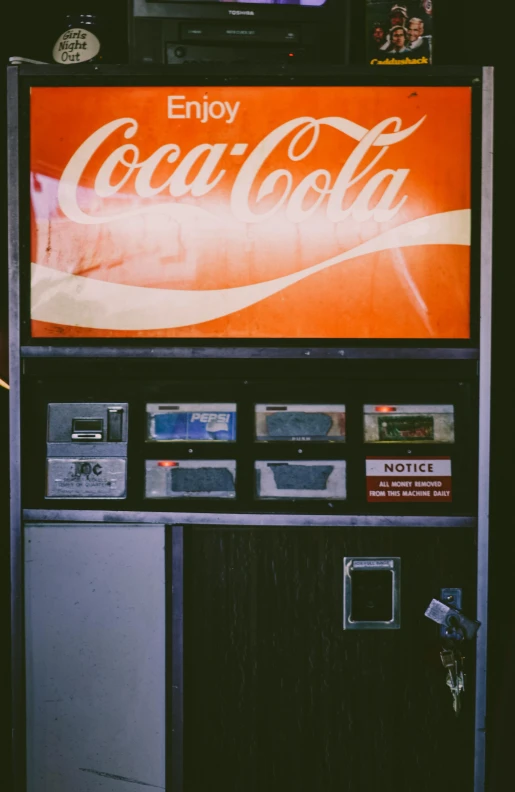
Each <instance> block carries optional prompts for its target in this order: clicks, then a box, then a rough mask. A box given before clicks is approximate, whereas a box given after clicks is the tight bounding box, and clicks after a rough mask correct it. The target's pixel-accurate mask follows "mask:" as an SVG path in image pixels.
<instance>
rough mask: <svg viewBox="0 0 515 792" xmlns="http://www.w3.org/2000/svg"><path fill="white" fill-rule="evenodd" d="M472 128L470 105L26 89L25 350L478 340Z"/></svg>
mask: <svg viewBox="0 0 515 792" xmlns="http://www.w3.org/2000/svg"><path fill="white" fill-rule="evenodd" d="M170 97H174V98H172V99H170ZM183 116H184V117H183ZM124 119H125V121H124ZM295 119H304V120H299V121H298V123H297V124H296V125H295V123H294V120H295ZM308 119H316V120H317V121H318V122H319V123H313V122H310V121H309V120H308ZM342 119H343V120H342ZM388 119H391V120H390V121H389V122H388V123H386V124H385V125H384V128H382V129H379V127H378V125H381V124H382V122H386V121H387V120H388ZM395 119H397V120H395ZM320 120H321V121H320ZM115 122H118V125H116V123H115ZM288 122H292V124H291V125H290V126H291V129H290V130H289V131H288V129H287V128H286V127H283V132H280V131H279V132H277V133H276V137H277V140H276V141H275V143H274V141H271V139H270V137H269V136H270V135H271V134H272V133H273V132H274V130H279V129H280V128H281V127H282V126H283V125H286V124H287V123H288ZM107 125H111V127H109V128H110V129H111V128H112V131H111V132H110V133H109V134H107V131H106V130H107V129H108V127H107ZM470 127H471V95H470V89H469V88H455V87H452V88H442V87H438V88H436V87H434V88H432V87H422V88H413V87H400V88H397V87H395V88H391V87H380V88H374V87H291V88H285V87H245V88H239V87H209V88H200V87H177V86H174V87H173V88H171V87H143V88H118V87H117V88H110V87H106V88H88V87H73V88H33V89H32V94H31V226H32V239H31V254H32V263H33V274H32V294H31V311H32V334H33V336H34V337H52V336H54V337H55V336H57V337H72V336H76V337H87V336H91V337H94V336H97V337H124V336H125V337H176V338H194V339H202V338H224V339H227V338H328V339H330V338H378V339H379V338H385V339H386V338H392V339H393V338H420V339H438V338H468V337H469V333H470V329H469V326H470V231H469V224H470V163H471V152H470V137H471V133H470ZM102 129H103V130H104V132H100V130H102ZM374 129H375V130H379V131H376V132H375V133H374V132H373V130H374ZM410 129H412V131H411V132H410V131H409V130H410ZM406 130H407V133H406V136H405V137H404V138H403V137H402V134H403V132H404V131H406ZM95 133H97V140H96V142H94V141H93V142H90V144H89V152H86V150H85V143H86V141H88V140H90V141H92V138H91V136H93V135H94V134H95ZM367 135H368V137H367ZM380 135H383V136H384V141H385V143H384V145H381V138H380ZM388 135H390V138H388ZM296 136H297V140H296V141H295V137H296ZM396 138H399V139H396ZM267 139H268V141H269V142H268V143H267ZM367 140H369V141H371V142H369V144H367V143H366V141H367ZM199 146H202V147H203V148H202V149H198V148H196V147H199ZM81 147H83V148H82V154H81V153H80V149H81ZM122 147H123V149H122ZM165 147H166V148H165ZM360 147H361V148H360ZM265 148H266V152H264V150H265ZM193 150H195V151H193ZM191 152H193V153H191ZM263 152H264V153H263ZM260 157H261V159H259V158H260ZM188 158H189V159H188ZM252 158H254V160H253V159H252ZM354 160H355V167H354V168H352V167H351V163H352V162H353V161H354ZM253 161H254V165H252V162H253ZM256 163H257V164H256ZM274 172H275V176H274ZM303 180H309V181H303ZM344 182H346V189H343V186H342V185H344ZM301 184H303V185H304V187H299V185H301ZM117 185H119V187H117ZM192 185H193V187H192ZM344 186H345V185H344ZM297 188H298V189H297ZM296 189H297V192H295V191H296ZM338 192H339V194H337V193H338ZM195 193H196V194H195ZM388 211H389V212H390V215H391V216H389V215H388ZM264 215H266V217H263V216H264Z"/></svg>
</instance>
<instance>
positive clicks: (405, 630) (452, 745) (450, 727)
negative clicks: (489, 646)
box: [184, 527, 475, 792]
mask: <svg viewBox="0 0 515 792" xmlns="http://www.w3.org/2000/svg"><path fill="white" fill-rule="evenodd" d="M474 553H475V547H474V530H473V529H470V528H468V529H456V530H455V531H453V532H452V534H451V532H449V531H439V530H438V529H424V528H419V529H417V530H416V531H411V530H410V529H409V528H373V527H369V528H367V529H366V531H365V530H363V529H360V528H356V527H348V528H337V529H323V528H317V529H298V528H288V529H276V530H275V531H260V530H259V529H253V530H251V531H249V530H247V531H238V530H235V529H234V528H230V529H226V530H218V529H215V528H213V527H202V528H200V527H199V528H188V530H187V531H186V533H185V557H186V569H185V625H186V626H185V658H184V662H185V678H184V685H185V791H186V792H201V791H203V790H215V789H216V790H218V789H224V790H225V792H242V790H245V792H285V790H287V791H288V792H289V791H290V790H295V792H385V791H387V792H388V791H389V790H392V792H414V791H415V790H416V791H417V792H435V790H438V791H439V792H451V790H452V792H455V790H456V789H459V790H460V792H468V790H472V784H473V778H472V773H473V744H474V732H473V727H474V723H473V714H474V713H473V708H474V703H473V701H474V668H473V661H474V657H473V655H474V652H473V651H470V652H469V654H468V656H467V658H466V667H467V671H468V693H467V694H466V697H465V704H464V709H463V712H462V714H461V716H460V718H459V720H456V718H455V716H454V713H453V711H452V705H451V694H450V692H449V690H448V688H447V687H446V685H445V681H444V679H445V674H444V670H443V667H442V665H441V663H440V658H439V650H440V644H439V640H438V637H437V633H438V628H437V627H436V625H434V624H433V623H432V622H430V621H429V620H428V619H427V618H425V616H424V611H425V609H426V607H427V605H428V604H429V601H430V600H431V598H432V597H433V596H438V595H439V590H440V587H441V586H450V585H452V586H462V587H463V589H464V606H465V608H466V610H467V612H468V613H469V614H470V615H471V616H473V615H474V606H475V577H474V569H475V559H474ZM390 554H391V555H392V556H400V557H401V565H402V569H401V591H402V593H401V629H400V630H394V631H385V632H381V631H377V632H374V631H367V632H359V631H356V632H348V631H345V632H344V631H343V629H342V580H343V571H342V559H343V557H344V556H346V555H371V556H373V555H390Z"/></svg>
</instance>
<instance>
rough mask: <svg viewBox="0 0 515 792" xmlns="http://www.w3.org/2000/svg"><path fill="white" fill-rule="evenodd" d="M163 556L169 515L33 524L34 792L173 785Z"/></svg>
mask: <svg viewBox="0 0 515 792" xmlns="http://www.w3.org/2000/svg"><path fill="white" fill-rule="evenodd" d="M164 567H165V565H164V527H163V526H161V525H157V526H156V525H152V526H149V525H146V526H143V525H129V526H127V525H125V526H115V525H105V524H104V525H91V524H90V525H85V524H79V523H77V524H75V525H72V524H69V525H64V524H61V525H57V524H54V525H52V524H46V525H34V524H33V525H28V526H26V529H25V609H26V667H27V777H28V779H27V791H28V792H72V790H73V792H96V790H100V789H101V790H102V792H121V790H122V788H123V789H125V788H126V786H127V788H133V787H132V784H138V785H139V784H148V785H149V786H150V787H152V786H153V787H156V788H158V789H164V787H165V614H164V610H165V568H164ZM121 781H126V782H127V785H126V784H125V783H120V782H121ZM131 782H132V783H131Z"/></svg>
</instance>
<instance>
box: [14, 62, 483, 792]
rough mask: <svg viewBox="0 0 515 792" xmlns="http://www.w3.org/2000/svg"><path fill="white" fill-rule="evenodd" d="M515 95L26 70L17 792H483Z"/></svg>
mask: <svg viewBox="0 0 515 792" xmlns="http://www.w3.org/2000/svg"><path fill="white" fill-rule="evenodd" d="M492 81H493V75H492V72H491V70H489V69H461V68H460V69H452V70H448V69H447V70H444V69H439V68H431V69H430V70H427V71H425V72H424V73H421V72H416V73H412V72H410V71H408V72H404V71H402V70H401V69H399V70H398V69H390V70H389V71H388V74H386V73H385V74H382V73H381V74H379V73H378V69H375V70H371V71H359V70H353V69H345V68H343V67H342V68H340V67H316V66H314V67H310V68H309V69H308V68H301V67H293V66H275V67H266V66H262V67H258V66H254V67H243V66H242V67H241V68H239V69H236V68H231V70H230V72H229V71H228V70H227V68H226V67H224V66H223V65H218V66H217V65H213V66H212V67H210V69H209V71H208V70H206V69H205V68H204V67H195V66H191V67H176V66H169V67H141V68H140V69H139V70H135V69H132V68H129V67H118V66H116V67H113V66H97V65H89V66H88V65H85V66H77V67H68V68H64V67H60V66H48V67H47V66H30V65H23V66H20V67H11V68H10V73H9V118H10V121H9V124H10V126H9V162H10V183H9V186H10V299H11V307H10V323H11V396H12V409H11V465H12V469H11V498H12V500H11V536H12V603H13V674H14V688H13V689H14V699H13V700H14V708H13V718H14V721H13V736H14V743H13V749H14V753H13V756H14V765H13V766H14V775H15V787H14V789H15V792H70V790H73V792H96V790H109V792H120V790H122V789H132V788H136V786H138V787H139V786H144V787H148V788H150V789H167V790H168V791H169V792H204V790H217V789H222V788H223V789H225V790H227V792H243V790H244V791H245V792H289V790H295V792H308V791H309V792H312V791H313V790H324V792H336V791H337V790H338V792H357V790H360V791H361V790H363V792H365V791H366V792H379V791H380V790H381V792H383V791H384V790H392V791H393V790H395V792H414V790H417V792H434V791H435V790H436V789H438V790H440V792H451V790H456V789H459V790H460V792H484V789H485V727H486V720H485V717H486V646H487V612H486V606H487V583H488V581H487V562H488V491H489V421H490V407H489V404H490V397H489V388H490V309H491V195H492V192H491V191H492V101H493V94H492Z"/></svg>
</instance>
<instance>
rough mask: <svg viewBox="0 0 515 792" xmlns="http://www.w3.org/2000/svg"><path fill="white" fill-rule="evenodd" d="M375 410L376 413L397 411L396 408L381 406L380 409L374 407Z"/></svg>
mask: <svg viewBox="0 0 515 792" xmlns="http://www.w3.org/2000/svg"><path fill="white" fill-rule="evenodd" d="M375 410H376V412H396V411H397V407H383V406H381V407H376V408H375Z"/></svg>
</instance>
